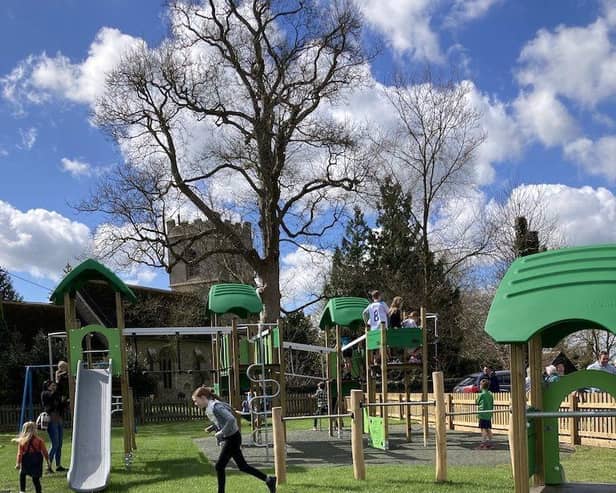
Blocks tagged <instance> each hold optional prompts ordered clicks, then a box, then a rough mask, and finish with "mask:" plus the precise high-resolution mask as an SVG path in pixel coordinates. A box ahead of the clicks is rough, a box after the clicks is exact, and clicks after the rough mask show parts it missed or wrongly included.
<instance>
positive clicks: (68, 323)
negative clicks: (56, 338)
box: [64, 293, 77, 419]
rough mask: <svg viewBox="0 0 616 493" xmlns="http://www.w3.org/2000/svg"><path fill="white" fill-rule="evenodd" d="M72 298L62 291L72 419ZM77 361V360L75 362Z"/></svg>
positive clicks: (73, 400)
mask: <svg viewBox="0 0 616 493" xmlns="http://www.w3.org/2000/svg"><path fill="white" fill-rule="evenodd" d="M71 305H72V298H71V296H70V294H69V293H64V327H65V328H66V348H67V353H66V362H67V363H68V395H69V399H70V410H71V416H72V417H73V419H74V416H75V414H74V411H75V378H77V373H75V374H74V375H73V374H72V372H73V370H72V362H71V344H72V343H73V337H72V330H73V328H74V325H75V319H74V317H73V316H72V314H73V309H72V306H71ZM75 363H77V362H75Z"/></svg>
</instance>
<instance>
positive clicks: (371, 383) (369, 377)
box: [366, 326, 376, 416]
mask: <svg viewBox="0 0 616 493" xmlns="http://www.w3.org/2000/svg"><path fill="white" fill-rule="evenodd" d="M369 331H370V328H369V327H368V326H366V394H367V395H368V402H376V389H375V383H376V382H375V379H374V374H373V372H372V368H371V367H372V351H370V350H369V349H368V332H369ZM375 412H376V408H375V407H369V408H368V414H369V415H370V416H374V415H375Z"/></svg>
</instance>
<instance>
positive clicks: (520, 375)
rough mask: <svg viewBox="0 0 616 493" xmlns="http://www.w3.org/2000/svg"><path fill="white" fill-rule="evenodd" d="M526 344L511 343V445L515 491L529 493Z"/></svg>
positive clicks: (516, 492)
mask: <svg viewBox="0 0 616 493" xmlns="http://www.w3.org/2000/svg"><path fill="white" fill-rule="evenodd" d="M525 349H526V348H525V344H512V345H511V412H512V419H511V433H512V435H511V445H512V448H513V452H512V455H513V464H512V467H513V470H514V477H513V482H514V491H515V493H529V488H530V484H529V478H528V443H527V442H528V439H527V431H526V392H525V389H524V380H525V374H526V371H525V369H524V360H525V352H526V351H525Z"/></svg>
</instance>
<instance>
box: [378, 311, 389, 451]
mask: <svg viewBox="0 0 616 493" xmlns="http://www.w3.org/2000/svg"><path fill="white" fill-rule="evenodd" d="M380 330H381V401H382V402H388V400H389V399H388V386H387V384H388V381H387V327H385V324H384V323H383V322H381V329H380ZM381 416H383V439H384V441H385V448H386V449H388V448H389V409H388V408H387V407H382V408H381Z"/></svg>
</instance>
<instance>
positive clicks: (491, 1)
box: [446, 0, 504, 25]
mask: <svg viewBox="0 0 616 493" xmlns="http://www.w3.org/2000/svg"><path fill="white" fill-rule="evenodd" d="M503 1H504V0H454V3H453V7H452V9H451V13H450V14H449V15H448V16H447V20H446V23H447V24H451V25H457V24H460V23H463V22H468V21H472V20H474V19H479V18H480V17H483V16H484V15H486V14H487V12H488V10H490V9H491V8H492V7H494V6H495V5H498V4H501V3H502V2H503Z"/></svg>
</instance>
